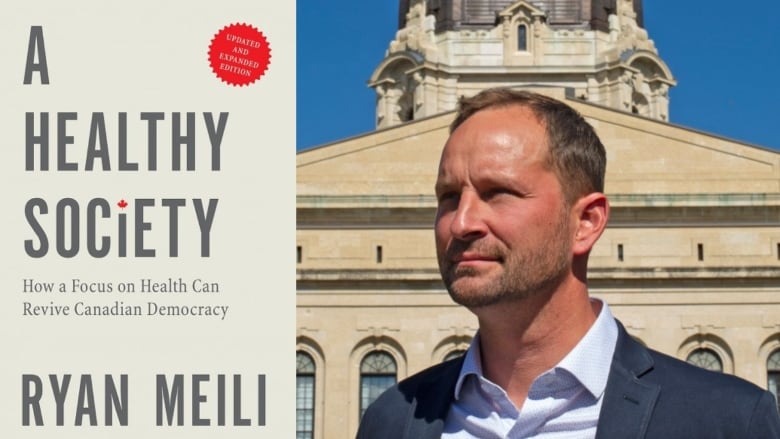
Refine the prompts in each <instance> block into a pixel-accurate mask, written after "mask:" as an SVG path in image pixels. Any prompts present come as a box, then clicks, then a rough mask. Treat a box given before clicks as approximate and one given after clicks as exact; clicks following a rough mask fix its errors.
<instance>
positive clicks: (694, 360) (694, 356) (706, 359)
mask: <svg viewBox="0 0 780 439" xmlns="http://www.w3.org/2000/svg"><path fill="white" fill-rule="evenodd" d="M687 361H688V363H690V364H693V365H694V366H699V367H701V368H702V369H707V370H712V371H715V372H723V362H722V361H721V360H720V357H719V356H718V354H716V353H715V351H713V350H712V349H707V348H699V349H695V350H694V351H693V352H691V353H690V354H688V359H687Z"/></svg>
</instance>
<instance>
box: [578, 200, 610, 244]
mask: <svg viewBox="0 0 780 439" xmlns="http://www.w3.org/2000/svg"><path fill="white" fill-rule="evenodd" d="M572 213H573V214H574V215H576V226H575V230H574V232H575V233H574V241H573V242H572V252H573V253H574V254H575V255H577V256H580V255H586V254H588V253H589V252H590V250H591V249H592V248H593V246H594V245H596V241H598V239H599V237H600V236H601V233H602V232H604V229H605V228H606V227H607V221H609V201H608V200H607V197H606V195H604V194H602V193H601V192H592V193H590V194H587V195H585V196H583V197H581V198H580V199H579V200H577V201H576V202H575V203H574V206H573V207H572Z"/></svg>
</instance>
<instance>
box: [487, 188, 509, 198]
mask: <svg viewBox="0 0 780 439" xmlns="http://www.w3.org/2000/svg"><path fill="white" fill-rule="evenodd" d="M512 194H513V192H512V191H510V190H509V189H506V188H494V189H490V190H488V191H485V192H484V194H483V197H485V199H486V200H487V199H491V198H495V197H498V196H501V195H512Z"/></svg>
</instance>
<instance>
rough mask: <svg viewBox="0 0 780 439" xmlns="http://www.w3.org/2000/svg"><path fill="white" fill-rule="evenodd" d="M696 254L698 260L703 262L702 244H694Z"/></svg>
mask: <svg viewBox="0 0 780 439" xmlns="http://www.w3.org/2000/svg"><path fill="white" fill-rule="evenodd" d="M696 252H697V253H698V256H699V260H700V261H703V260H704V244H696Z"/></svg>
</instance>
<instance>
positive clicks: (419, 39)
mask: <svg viewBox="0 0 780 439" xmlns="http://www.w3.org/2000/svg"><path fill="white" fill-rule="evenodd" d="M401 3H402V7H403V6H404V5H405V7H406V8H407V9H406V10H405V12H404V14H403V19H402V20H401V23H402V27H401V28H400V29H399V30H398V32H397V33H396V37H395V39H394V40H393V41H391V42H390V45H389V48H388V50H387V53H386V58H385V60H384V61H383V62H381V63H380V65H379V66H378V67H377V68H376V70H375V71H374V73H373V75H372V76H371V79H370V81H369V86H370V87H372V88H374V89H375V90H376V94H377V95H376V96H377V128H386V127H390V126H394V125H397V124H400V123H404V122H408V121H410V120H415V119H420V118H423V117H427V116H432V115H435V114H439V113H442V112H446V111H452V110H453V109H455V105H456V103H457V100H458V98H459V97H460V96H462V95H466V96H469V95H472V94H474V93H476V92H478V91H479V90H482V89H484V88H487V87H495V86H506V85H513V84H518V83H524V84H534V85H537V86H550V87H567V88H572V89H574V90H575V95H576V96H577V97H578V98H580V99H583V100H585V101H588V102H593V103H598V104H601V105H607V106H610V107H612V108H616V109H619V110H621V111H627V112H633V113H636V114H641V115H643V116H647V117H652V118H655V119H660V120H668V118H669V100H668V90H669V87H672V86H674V85H675V84H676V81H675V80H674V78H673V76H672V74H671V71H670V70H669V68H668V67H667V66H666V64H664V62H663V61H662V60H661V58H660V57H659V56H658V50H657V49H656V48H655V45H654V43H653V41H652V40H651V39H649V38H648V34H647V31H646V30H645V29H643V28H642V27H641V25H640V21H638V17H639V15H638V14H637V12H636V10H635V8H636V7H637V6H636V5H637V4H639V5H640V10H641V2H637V1H633V0H617V1H615V2H595V3H597V4H598V5H600V8H601V11H602V12H603V14H606V17H607V27H606V28H604V27H603V26H600V25H599V23H600V21H599V20H598V19H596V18H593V17H596V16H597V15H598V14H596V13H594V12H593V11H595V10H596V7H595V6H594V7H593V8H590V9H588V8H587V6H588V4H591V3H592V2H588V1H572V0H563V1H517V2H511V1H487V0H483V1H468V0H463V1H433V0H409V1H406V2H401ZM586 9H587V10H588V11H590V13H585V11H586ZM455 18H458V20H455ZM437 20H445V23H444V24H443V25H438V24H437Z"/></svg>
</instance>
